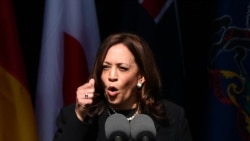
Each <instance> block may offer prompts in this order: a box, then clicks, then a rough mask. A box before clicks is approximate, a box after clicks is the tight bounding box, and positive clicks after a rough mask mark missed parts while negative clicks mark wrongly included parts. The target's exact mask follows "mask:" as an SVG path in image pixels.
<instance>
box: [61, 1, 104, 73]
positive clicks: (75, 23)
mask: <svg viewBox="0 0 250 141" xmlns="http://www.w3.org/2000/svg"><path fill="white" fill-rule="evenodd" d="M65 5H66V6H65V8H66V9H65V10H64V12H66V13H65V17H66V20H65V30H64V31H65V32H66V33H68V34H69V35H71V36H73V37H74V38H76V39H77V40H78V41H79V42H80V43H81V45H82V47H83V48H84V52H85V53H86V57H87V58H86V59H87V62H88V67H89V71H90V72H91V71H92V68H93V64H94V59H95V55H96V49H97V48H98V47H99V45H100V37H99V28H98V22H97V17H96V16H91V15H96V9H95V3H94V2H93V1H91V0H85V1H79V0H70V1H69V0H65ZM79 17H82V18H79ZM66 21H70V22H66Z"/></svg>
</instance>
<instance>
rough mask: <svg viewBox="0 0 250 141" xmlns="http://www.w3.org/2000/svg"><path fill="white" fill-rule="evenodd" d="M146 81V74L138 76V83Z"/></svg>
mask: <svg viewBox="0 0 250 141" xmlns="http://www.w3.org/2000/svg"><path fill="white" fill-rule="evenodd" d="M144 82H145V78H144V76H142V75H140V76H139V78H138V83H141V84H143V83H144Z"/></svg>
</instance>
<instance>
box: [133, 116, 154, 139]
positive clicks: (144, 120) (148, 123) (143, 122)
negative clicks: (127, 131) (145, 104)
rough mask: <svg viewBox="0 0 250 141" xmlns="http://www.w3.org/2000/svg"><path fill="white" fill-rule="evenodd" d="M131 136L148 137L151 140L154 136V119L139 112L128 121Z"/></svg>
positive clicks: (134, 137) (136, 137) (135, 137)
mask: <svg viewBox="0 0 250 141" xmlns="http://www.w3.org/2000/svg"><path fill="white" fill-rule="evenodd" d="M130 128H131V137H132V139H133V140H135V141H137V140H141V139H142V138H143V137H148V138H150V139H151V140H153V139H155V137H156V129H155V125H154V121H153V120H152V118H151V117H149V116H148V115H146V114H139V115H137V116H135V117H134V119H133V120H131V121H130Z"/></svg>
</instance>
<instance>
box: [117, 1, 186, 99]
mask: <svg viewBox="0 0 250 141" xmlns="http://www.w3.org/2000/svg"><path fill="white" fill-rule="evenodd" d="M122 9H123V11H122V12H121V13H122V22H121V23H122V24H121V27H120V30H121V31H126V32H133V33H136V34H138V35H140V36H142V37H143V38H144V39H145V40H146V41H147V42H148V43H149V45H150V47H151V48H152V51H153V53H154V55H155V59H156V62H157V65H158V67H159V69H160V73H161V75H162V80H163V86H164V89H163V91H164V92H163V93H164V94H165V95H164V97H165V98H170V99H172V100H174V101H176V102H177V103H179V104H180V103H182V102H183V101H181V99H182V98H183V96H184V95H182V94H183V93H185V92H184V83H183V82H184V79H185V69H184V61H183V51H182V42H181V41H182V39H181V34H180V25H179V15H178V6H177V1H176V0H136V1H135V0H124V1H123V8H122Z"/></svg>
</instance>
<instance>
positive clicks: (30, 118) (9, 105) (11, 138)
mask: <svg viewBox="0 0 250 141" xmlns="http://www.w3.org/2000/svg"><path fill="white" fill-rule="evenodd" d="M12 6H13V5H12V1H11V0H0V31H1V32H0V115H1V116H0V140H1V141H37V132H36V125H35V116H34V111H33V107H32V101H31V97H30V92H29V88H28V85H27V84H28V83H27V80H26V74H25V66H24V62H23V60H22V59H23V58H22V52H21V48H20V43H19V39H18V32H17V27H16V21H15V15H14V10H13V7H12Z"/></svg>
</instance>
